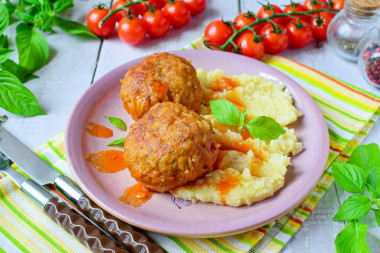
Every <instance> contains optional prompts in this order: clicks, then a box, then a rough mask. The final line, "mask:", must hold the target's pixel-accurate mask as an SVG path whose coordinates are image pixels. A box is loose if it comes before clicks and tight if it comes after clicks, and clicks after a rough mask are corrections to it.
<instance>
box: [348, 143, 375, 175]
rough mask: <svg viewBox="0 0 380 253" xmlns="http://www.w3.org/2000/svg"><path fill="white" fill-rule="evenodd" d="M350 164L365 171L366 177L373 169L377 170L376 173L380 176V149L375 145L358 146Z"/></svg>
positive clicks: (349, 160)
mask: <svg viewBox="0 0 380 253" xmlns="http://www.w3.org/2000/svg"><path fill="white" fill-rule="evenodd" d="M348 163H350V164H355V165H357V166H359V167H360V168H362V169H363V170H364V174H365V176H367V175H368V173H369V172H370V171H371V170H372V169H376V173H377V174H380V148H379V146H377V144H375V143H371V144H368V145H360V146H358V147H357V148H356V149H355V150H354V152H352V154H351V156H350V159H348Z"/></svg>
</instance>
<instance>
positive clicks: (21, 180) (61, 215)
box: [0, 154, 128, 253]
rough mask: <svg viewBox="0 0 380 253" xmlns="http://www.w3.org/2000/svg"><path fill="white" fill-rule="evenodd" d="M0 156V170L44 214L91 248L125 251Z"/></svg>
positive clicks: (108, 252) (109, 252) (104, 251)
mask: <svg viewBox="0 0 380 253" xmlns="http://www.w3.org/2000/svg"><path fill="white" fill-rule="evenodd" d="M0 160H1V163H0V174H1V173H4V174H6V175H8V176H9V177H10V178H11V179H12V180H13V182H14V183H16V185H17V186H18V187H20V189H21V190H22V191H23V192H24V193H25V194H27V195H28V196H29V197H30V198H31V199H33V200H34V202H35V203H37V205H38V206H40V207H41V208H42V209H43V211H44V213H45V214H47V215H48V216H49V217H50V218H51V219H52V220H53V221H54V222H56V223H57V224H58V225H60V226H61V227H62V228H64V229H65V230H66V231H67V232H69V233H70V234H71V235H73V236H74V237H76V238H77V239H78V240H79V241H80V242H81V243H82V244H83V245H84V246H86V247H87V248H89V249H90V250H92V251H95V252H101V253H124V252H128V251H127V250H126V249H123V248H122V247H121V246H120V245H118V244H117V243H116V242H115V241H114V239H113V238H110V237H108V236H107V235H106V234H105V233H104V232H103V231H101V230H100V229H99V228H98V227H96V226H95V225H93V224H92V223H91V222H89V221H88V220H86V219H85V218H84V217H83V216H82V215H81V214H79V213H78V212H77V211H76V210H74V209H72V208H70V207H69V206H68V205H67V204H65V203H63V202H62V201H61V200H59V199H58V198H56V197H54V196H53V195H52V194H51V193H49V192H48V191H47V190H45V189H44V188H42V187H41V186H40V185H38V184H37V183H36V182H34V181H33V180H31V179H28V178H26V177H24V176H23V175H21V174H20V173H18V172H17V171H15V170H14V169H12V168H11V167H10V166H9V165H8V164H7V163H8V159H7V158H2V154H0Z"/></svg>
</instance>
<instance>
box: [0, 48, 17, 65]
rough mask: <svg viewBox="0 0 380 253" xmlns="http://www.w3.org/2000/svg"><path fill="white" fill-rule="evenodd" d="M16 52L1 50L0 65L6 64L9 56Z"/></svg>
mask: <svg viewBox="0 0 380 253" xmlns="http://www.w3.org/2000/svg"><path fill="white" fill-rule="evenodd" d="M13 51H14V50H11V49H7V48H0V63H3V62H5V61H6V60H8V58H9V56H10V55H11V53H12V52H13Z"/></svg>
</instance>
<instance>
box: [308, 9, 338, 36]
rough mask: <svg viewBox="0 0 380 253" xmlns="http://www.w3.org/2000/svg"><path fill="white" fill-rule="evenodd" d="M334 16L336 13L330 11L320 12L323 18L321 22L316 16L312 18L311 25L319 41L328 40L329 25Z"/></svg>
mask: <svg viewBox="0 0 380 253" xmlns="http://www.w3.org/2000/svg"><path fill="white" fill-rule="evenodd" d="M334 16H335V15H334V14H332V13H329V12H320V13H319V17H320V18H321V19H322V21H321V22H318V20H317V19H316V18H313V19H312V21H311V25H312V27H313V33H314V38H315V39H316V40H317V41H324V40H327V27H328V26H329V24H330V22H331V20H332V19H333V18H334Z"/></svg>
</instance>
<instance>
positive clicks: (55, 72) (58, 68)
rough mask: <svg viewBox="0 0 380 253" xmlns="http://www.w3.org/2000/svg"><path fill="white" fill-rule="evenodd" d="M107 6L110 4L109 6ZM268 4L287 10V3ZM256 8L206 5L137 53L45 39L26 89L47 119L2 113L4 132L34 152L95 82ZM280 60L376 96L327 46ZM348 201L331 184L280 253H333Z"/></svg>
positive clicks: (111, 45) (241, 3)
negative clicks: (46, 50) (44, 53)
mask: <svg viewBox="0 0 380 253" xmlns="http://www.w3.org/2000/svg"><path fill="white" fill-rule="evenodd" d="M103 2H104V1H103ZM106 2H107V3H110V2H111V0H108V1H106ZM271 2H272V3H274V4H278V5H285V4H287V3H288V2H289V1H288V0H272V1H271ZM74 3H75V7H74V8H72V9H71V10H68V11H66V12H65V13H64V14H65V15H66V16H67V17H69V18H70V19H72V20H76V21H78V22H82V23H85V19H86V18H85V17H86V13H87V12H88V11H89V10H90V9H91V8H92V7H93V5H94V4H96V3H97V1H89V0H76V1H74ZM259 8H260V5H259V4H258V3H257V2H256V1H253V0H208V7H207V9H206V11H205V12H204V13H202V14H201V15H199V16H196V17H195V18H192V19H191V21H190V23H189V24H188V25H187V26H186V27H185V28H182V29H178V30H171V31H170V32H169V33H168V34H167V35H166V36H164V37H163V38H160V39H154V40H153V39H147V40H145V41H144V42H143V44H141V45H139V46H138V47H131V46H129V45H126V44H124V43H123V42H122V41H120V40H119V39H118V38H117V35H116V34H115V35H114V36H113V37H112V38H109V39H107V40H105V41H103V42H101V41H100V40H96V39H83V38H77V37H73V36H70V35H68V34H64V33H63V32H58V33H56V34H52V35H47V39H48V43H49V46H50V48H51V52H50V60H49V62H48V64H47V65H46V66H44V67H43V68H42V69H41V70H39V71H38V72H37V75H39V76H40V78H39V79H35V80H32V81H30V82H28V83H27V84H26V86H27V87H28V88H29V89H31V90H32V91H33V93H34V94H35V95H36V97H37V99H38V100H39V103H40V105H41V107H42V108H43V109H44V110H45V111H46V112H47V115H45V116H36V117H31V118H24V117H20V116H16V115H12V114H10V113H8V112H5V111H4V110H2V109H0V115H3V114H6V115H8V117H9V120H8V121H7V122H6V124H4V127H5V128H6V129H8V130H9V131H10V132H11V133H12V134H13V135H15V136H16V137H17V138H19V139H20V140H22V141H23V142H24V143H25V144H26V145H27V146H28V147H30V148H32V149H35V148H37V147H38V146H40V145H41V144H43V143H45V142H46V141H48V140H49V139H51V138H52V137H54V136H55V135H57V134H58V133H60V132H61V131H62V130H64V129H65V126H66V121H67V119H68V117H69V114H70V112H71V110H72V109H73V106H74V105H75V103H76V102H77V101H78V99H79V98H80V96H81V95H82V94H83V93H84V92H85V91H86V89H87V88H88V87H89V86H90V85H91V83H92V82H93V81H95V80H97V79H99V78H100V77H101V76H102V75H104V74H105V73H107V72H108V71H110V70H112V69H113V68H115V67H117V66H119V65H120V64H122V63H125V62H127V61H130V60H131V59H134V58H137V57H141V56H145V55H149V54H152V53H154V52H164V51H170V50H176V49H179V48H181V47H182V46H184V45H186V44H188V42H191V41H192V40H193V39H195V38H197V37H199V36H200V35H201V34H203V31H204V28H205V27H206V26H207V24H208V23H209V22H210V21H212V20H214V19H220V18H223V19H233V18H234V17H235V16H236V15H237V14H238V13H240V12H241V11H246V10H252V11H255V12H257V11H258V9H259ZM8 30H9V29H8ZM8 35H10V37H11V39H14V37H15V32H8ZM282 55H284V56H287V57H289V58H291V59H294V60H296V61H298V62H301V63H303V64H306V65H308V66H310V67H313V68H315V69H318V70H320V71H323V72H325V73H327V74H330V75H332V76H335V77H337V78H339V79H342V80H344V81H347V82H349V83H351V84H353V85H356V86H358V87H360V88H363V89H365V90H368V91H370V92H373V93H375V94H378V95H380V91H379V90H376V89H375V88H372V87H369V86H368V85H367V84H366V83H364V80H363V79H362V77H361V76H360V73H359V70H358V67H357V65H356V64H354V63H350V62H347V61H344V60H342V59H340V58H338V57H337V56H336V55H335V54H334V52H333V51H332V49H331V48H330V47H329V46H328V45H327V44H326V43H325V44H323V47H322V48H316V46H315V44H312V45H309V46H308V47H307V48H304V49H300V50H287V51H286V52H284V53H283V54H282ZM379 126H380V123H379V122H378V123H377V124H376V125H375V126H374V128H373V130H372V132H371V133H370V134H369V135H368V137H367V139H366V140H365V143H371V142H375V143H378V144H380V128H379ZM347 196H348V195H346V194H345V193H344V192H343V191H342V190H341V189H340V188H339V187H338V186H336V185H335V184H334V185H333V186H332V187H331V189H330V190H329V191H328V192H327V193H326V195H325V196H324V197H323V198H322V200H321V201H320V203H319V205H318V207H317V208H316V209H315V210H314V211H313V213H312V214H311V215H310V217H309V218H308V219H307V221H306V222H305V223H304V225H303V226H302V228H301V229H300V231H299V232H297V233H296V235H295V236H294V237H293V238H292V239H291V241H290V242H289V243H288V244H287V245H286V247H285V249H284V250H283V252H286V253H291V252H308V253H313V252H316V253H321V252H335V246H334V239H335V236H336V235H337V233H338V232H339V231H340V230H342V228H343V227H344V224H343V223H339V222H333V221H332V220H331V219H332V217H333V216H334V214H335V213H336V212H337V210H338V207H339V205H340V203H342V201H343V200H344V199H345V198H346V197H347ZM367 222H370V223H372V225H370V228H369V230H368V235H367V241H368V243H369V246H370V248H371V249H372V251H373V252H380V246H379V245H380V229H379V228H378V227H376V226H375V222H374V218H373V217H372V218H371V219H368V220H367Z"/></svg>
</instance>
